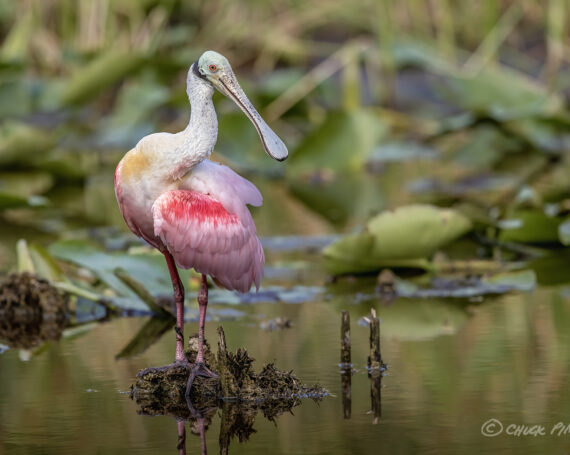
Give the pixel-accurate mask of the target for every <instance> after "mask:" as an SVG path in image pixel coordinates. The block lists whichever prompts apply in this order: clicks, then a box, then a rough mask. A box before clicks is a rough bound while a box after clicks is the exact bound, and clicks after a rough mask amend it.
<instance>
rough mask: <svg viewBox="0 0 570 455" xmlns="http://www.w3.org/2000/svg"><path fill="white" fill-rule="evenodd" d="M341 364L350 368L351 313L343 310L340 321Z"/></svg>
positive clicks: (342, 366)
mask: <svg viewBox="0 0 570 455" xmlns="http://www.w3.org/2000/svg"><path fill="white" fill-rule="evenodd" d="M340 366H341V368H350V367H351V365H350V313H349V312H348V311H346V310H343V311H342V316H341V322H340Z"/></svg>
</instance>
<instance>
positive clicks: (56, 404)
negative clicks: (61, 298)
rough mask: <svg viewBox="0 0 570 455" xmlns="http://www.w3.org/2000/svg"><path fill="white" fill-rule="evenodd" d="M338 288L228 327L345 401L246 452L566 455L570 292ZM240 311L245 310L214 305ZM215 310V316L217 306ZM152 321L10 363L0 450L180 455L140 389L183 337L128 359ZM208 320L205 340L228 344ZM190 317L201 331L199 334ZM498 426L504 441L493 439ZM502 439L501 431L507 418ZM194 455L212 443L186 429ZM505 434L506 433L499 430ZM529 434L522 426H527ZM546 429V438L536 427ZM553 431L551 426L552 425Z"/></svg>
mask: <svg viewBox="0 0 570 455" xmlns="http://www.w3.org/2000/svg"><path fill="white" fill-rule="evenodd" d="M351 286H353V288H352V290H353V291H354V292H353V293H352V294H350V293H348V294H347V293H346V292H343V293H335V291H334V286H333V287H332V288H329V289H328V290H327V295H328V297H327V298H320V299H317V300H316V301H310V302H306V303H301V304H283V303H280V304H277V303H272V304H270V303H257V304H246V305H240V306H239V307H237V308H239V310H240V311H242V312H244V313H245V315H244V316H243V317H240V318H239V319H236V320H234V321H224V322H223V326H224V329H225V332H226V337H227V341H228V345H229V346H230V348H232V349H235V348H236V347H238V346H244V347H246V348H247V349H248V351H249V352H250V353H251V355H252V356H253V357H254V358H255V359H256V361H257V363H258V365H259V364H261V363H262V362H271V361H275V362H276V364H277V366H278V367H280V368H281V369H285V370H287V369H293V370H294V371H295V373H296V374H297V375H298V376H299V377H300V378H301V379H302V380H303V382H305V383H314V382H320V383H321V384H322V385H324V386H325V387H326V388H327V389H328V390H329V391H330V392H331V393H332V395H333V396H331V397H328V398H326V399H324V400H323V401H321V402H320V403H314V402H312V401H311V400H305V401H304V402H303V404H302V405H301V406H298V407H296V408H294V409H293V411H292V413H291V414H289V413H286V414H283V415H281V416H279V417H278V418H277V419H276V421H275V422H270V421H267V420H265V419H264V418H263V417H262V416H261V415H258V416H257V419H256V422H255V425H254V428H255V430H256V432H255V433H253V434H252V435H251V437H250V439H249V440H248V441H246V442H242V443H240V442H239V441H238V440H237V439H234V440H232V441H231V444H230V447H229V453H233V454H239V453H248V454H266V453H269V452H271V453H284V454H301V453H303V454H344V453H355V454H378V453H433V454H439V453H481V452H482V451H490V453H525V454H526V453H531V454H532V453H536V454H543V453H567V452H568V450H569V449H570V434H560V435H558V432H555V434H550V433H551V430H552V428H553V427H554V426H555V425H557V424H559V422H562V423H564V424H565V425H568V424H570V377H569V374H568V373H569V367H570V333H569V331H568V329H567V328H568V326H569V324H570V293H569V292H568V288H565V287H564V286H562V287H560V286H553V287H539V288H538V289H537V290H535V291H533V292H531V293H525V294H510V295H506V296H502V297H499V298H490V299H485V300H484V301H483V302H480V303H477V304H473V303H467V302H465V301H460V300H457V301H443V300H435V299H434V300H403V299H400V300H397V301H396V302H393V303H392V304H390V305H386V304H383V303H380V302H378V301H377V300H375V299H373V298H366V297H364V298H363V297H362V294H359V292H358V291H359V286H360V284H359V283H358V282H357V283H354V284H352V285H351ZM371 307H375V308H376V309H377V311H378V313H379V316H380V318H381V320H382V323H381V330H382V355H383V359H384V361H385V362H386V363H387V364H388V371H387V374H386V375H385V377H384V378H383V380H382V389H381V414H382V415H381V417H380V418H379V420H378V422H377V423H376V424H375V423H374V415H372V414H371V413H370V410H371V403H370V384H371V383H370V380H369V379H368V377H367V374H366V370H365V368H364V366H365V362H366V355H367V343H368V328H367V327H365V326H363V325H359V324H357V321H358V319H359V318H361V317H362V316H364V315H365V314H367V313H368V312H369V310H370V308H371ZM212 308H214V309H217V310H222V309H224V308H230V309H235V308H236V306H235V305H231V306H230V305H221V304H217V305H212ZM342 309H348V310H349V311H350V314H351V320H352V342H353V352H352V356H353V362H354V364H355V367H356V369H357V370H358V371H357V372H356V373H355V374H354V376H353V377H352V388H351V395H352V396H351V398H352V400H351V407H350V418H348V419H346V418H345V417H344V410H343V402H342V401H343V400H342V389H341V377H340V375H339V368H338V361H339V332H340V327H339V325H340V311H341V310H342ZM213 313H215V311H213ZM276 316H286V317H288V318H290V319H291V320H292V321H293V327H292V328H290V329H287V330H283V331H276V332H266V331H263V330H262V329H261V328H260V327H259V322H260V320H261V319H262V318H272V317H276ZM146 321H147V318H121V319H115V320H112V321H110V322H106V323H101V324H94V325H93V326H91V327H90V330H86V331H84V332H83V333H79V334H75V335H74V336H72V337H68V338H63V339H62V340H60V341H59V342H50V343H48V344H46V345H44V346H43V347H42V348H40V349H39V350H38V351H36V352H34V354H33V355H32V356H31V358H30V359H29V360H22V359H23V358H25V357H26V356H27V354H26V353H24V352H20V351H18V350H17V349H8V350H7V351H5V352H4V353H3V354H1V355H0V384H1V387H0V453H1V454H3V453H6V454H25V453H36V454H75V453H85V454H92V453H93V454H103V453H105V454H106V453H137V454H155V453H178V450H177V443H178V437H177V422H176V420H174V419H173V418H171V417H164V416H162V417H148V416H143V415H139V414H138V413H137V409H138V408H137V405H136V403H134V402H133V401H131V400H130V399H129V396H128V394H126V393H124V392H126V391H128V389H129V385H130V384H131V383H132V381H133V378H134V377H135V375H136V373H137V371H138V370H140V369H141V368H143V367H146V366H149V365H161V364H164V363H167V361H168V360H169V359H170V357H171V355H172V350H173V346H174V336H173V335H172V336H171V335H170V333H167V334H166V335H165V336H163V337H162V339H161V340H160V341H159V342H158V343H156V344H155V345H153V346H152V347H151V348H150V349H149V350H148V351H146V352H145V353H144V354H141V355H138V356H136V357H134V358H130V359H121V360H115V355H116V354H117V353H118V352H119V351H120V349H121V348H122V347H124V346H125V345H126V344H127V343H128V342H129V340H130V339H131V338H132V336H133V335H134V334H135V333H136V332H137V330H138V329H139V328H141V327H142V325H143V324H144V323H145V322H146ZM217 325H218V322H216V321H209V324H208V326H207V333H206V336H207V337H208V336H210V337H211V338H212V339H213V338H214V336H215V329H216V326H217ZM195 326H196V324H195V323H192V322H190V323H188V324H187V326H186V330H187V331H188V333H191V331H194V330H196V327H195ZM490 419H496V420H497V421H499V422H500V423H501V424H502V425H503V431H502V434H499V435H498V436H494V437H488V436H487V437H486V436H484V435H482V431H481V428H482V425H483V424H484V423H485V422H486V421H488V420H490ZM510 424H516V425H527V426H529V427H530V426H532V425H540V426H542V427H544V430H542V431H543V432H545V433H546V434H545V435H544V436H530V435H529V436H514V435H508V434H506V433H507V428H510V431H514V429H513V427H509V425H510ZM219 425H220V412H218V413H217V414H216V415H215V417H214V418H213V420H212V421H211V423H210V425H209V426H208V429H207V431H206V446H207V450H208V451H209V453H218V452H219V451H220V448H219ZM489 428H490V430H489V431H497V430H496V429H497V428H499V424H497V423H496V422H495V425H491V426H490V427H489ZM186 429H187V437H186V449H187V453H200V438H199V437H198V436H196V435H194V434H192V433H191V431H190V426H189V425H187V426H186ZM493 429H494V430H493ZM519 431H520V430H519ZM535 431H536V430H535ZM539 431H540V430H539Z"/></svg>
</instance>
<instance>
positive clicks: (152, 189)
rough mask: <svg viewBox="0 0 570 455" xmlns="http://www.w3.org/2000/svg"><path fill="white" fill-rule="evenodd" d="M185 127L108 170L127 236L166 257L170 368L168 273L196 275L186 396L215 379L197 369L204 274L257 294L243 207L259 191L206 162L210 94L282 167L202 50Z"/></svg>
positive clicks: (211, 138) (179, 312)
mask: <svg viewBox="0 0 570 455" xmlns="http://www.w3.org/2000/svg"><path fill="white" fill-rule="evenodd" d="M186 84H187V86H186V91H187V93H188V98H189V100H190V106H191V112H190V122H189V123H188V126H187V127H186V129H185V130H184V131H181V132H179V133H176V134H170V133H156V134H151V135H149V136H146V137H144V138H142V139H141V140H140V141H139V143H138V144H137V145H136V146H135V148H133V149H132V150H130V151H129V152H128V153H127V154H126V155H125V156H124V157H123V159H122V160H121V162H120V163H119V165H118V166H117V169H116V171H115V195H116V197H117V202H118V204H119V208H120V210H121V213H122V215H123V218H124V220H125V222H126V224H127V226H128V227H129V229H130V230H131V231H133V233H134V234H136V235H137V236H139V237H141V238H142V239H144V240H146V241H147V242H148V243H149V244H150V245H152V246H153V247H155V248H156V249H158V250H159V251H160V252H161V253H162V254H164V257H165V258H166V264H167V265H168V270H169V272H170V278H171V280H172V287H173V289H174V301H175V302H176V355H175V362H181V363H187V362H188V360H187V359H186V356H185V355H184V287H183V285H182V281H181V280H180V276H179V274H178V270H177V268H176V266H177V265H178V266H179V267H182V268H185V269H189V268H194V270H196V271H197V272H198V273H201V274H202V284H201V288H200V291H199V293H198V305H199V308H200V321H199V332H198V337H199V344H198V354H197V356H196V361H195V363H194V364H193V365H192V366H191V368H190V374H189V378H188V386H187V389H186V394H187V395H188V394H189V392H190V388H191V387H192V382H193V380H194V378H195V377H196V376H209V377H215V374H214V373H212V372H211V371H210V370H209V369H208V368H207V367H206V366H205V365H204V353H203V345H204V326H205V320H206V306H207V304H208V287H207V282H206V275H210V276H211V277H212V279H213V280H214V282H215V283H216V284H218V285H219V286H222V287H224V288H226V289H231V290H237V291H240V292H247V291H248V290H249V289H250V287H251V285H252V284H255V286H256V288H259V282H260V280H261V277H262V276H263V263H264V261H265V257H264V254H263V248H262V247H261V243H260V242H259V239H258V238H257V235H256V230H255V225H254V223H253V220H252V218H251V214H250V213H249V210H248V208H247V205H246V204H249V205H253V206H260V205H261V203H262V197H261V194H260V193H259V190H258V189H257V188H256V187H255V186H254V185H253V184H252V183H250V182H249V181H247V180H246V179H244V178H242V177H240V176H239V175H238V174H236V173H235V172H234V171H232V170H231V169H230V168H228V167H226V166H223V165H221V164H218V163H214V162H212V161H209V160H208V159H207V158H208V157H209V156H210V154H211V153H212V151H213V150H214V145H215V144H216V139H217V135H218V120H217V118H216V111H215V110H214V104H213V103H212V95H213V94H214V88H215V89H217V90H218V91H220V92H221V93H222V94H224V95H225V96H227V97H229V98H231V99H232V100H233V101H234V102H235V103H236V104H237V105H238V106H239V107H240V109H241V110H242V111H243V112H244V113H245V115H246V116H247V117H248V118H249V119H250V120H251V122H252V123H253V125H254V126H255V128H256V130H257V132H258V133H259V137H260V138H261V143H262V144H263V147H264V148H265V151H266V152H267V154H268V155H269V156H270V157H272V158H274V159H276V160H278V161H283V160H284V159H286V158H287V156H288V152H287V147H286V146H285V144H284V143H283V142H282V141H281V139H279V137H277V135H276V134H275V133H274V132H273V130H271V128H269V126H267V124H266V123H265V121H264V120H263V119H262V118H261V116H260V115H259V114H258V112H257V111H256V110H255V108H254V107H253V106H252V104H251V103H250V101H249V100H248V98H247V96H246V95H245V93H244V92H243V90H242V89H241V87H240V85H239V84H238V81H237V79H236V77H235V75H234V73H233V71H232V68H231V66H230V64H229V62H228V60H227V59H226V58H225V57H224V56H222V55H220V54H218V53H217V52H214V51H207V52H204V54H202V56H201V57H200V58H199V59H198V60H197V61H196V62H194V63H193V64H192V65H191V66H190V70H189V71H188V77H187V80H186Z"/></svg>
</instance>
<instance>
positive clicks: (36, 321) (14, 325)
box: [0, 272, 68, 349]
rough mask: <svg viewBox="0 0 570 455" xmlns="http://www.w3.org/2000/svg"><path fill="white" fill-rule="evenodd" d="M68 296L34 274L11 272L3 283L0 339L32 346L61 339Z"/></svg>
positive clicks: (13, 344)
mask: <svg viewBox="0 0 570 455" xmlns="http://www.w3.org/2000/svg"><path fill="white" fill-rule="evenodd" d="M67 311H68V298H67V296H66V295H64V294H62V293H60V292H59V291H58V290H57V289H56V288H54V287H53V286H52V285H51V284H50V283H49V282H48V281H46V280H44V279H42V278H39V277H37V276H36V275H33V274H31V273H27V272H24V273H12V274H10V275H8V276H7V277H5V278H4V279H3V280H2V281H1V282H0V339H1V340H4V341H6V342H7V343H8V344H9V345H10V346H11V347H14V348H23V349H29V348H33V347H35V346H38V345H39V344H41V343H42V342H43V341H46V340H57V339H59V338H60V336H61V333H62V331H63V329H64V328H65V326H66V323H67Z"/></svg>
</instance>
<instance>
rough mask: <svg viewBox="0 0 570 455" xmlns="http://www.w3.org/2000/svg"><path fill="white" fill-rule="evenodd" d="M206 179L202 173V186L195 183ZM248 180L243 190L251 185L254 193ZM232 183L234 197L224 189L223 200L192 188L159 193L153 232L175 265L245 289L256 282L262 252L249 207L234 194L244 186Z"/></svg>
mask: <svg viewBox="0 0 570 455" xmlns="http://www.w3.org/2000/svg"><path fill="white" fill-rule="evenodd" d="M210 164H212V165H213V163H210ZM220 167H221V166H220ZM226 169H228V168H226ZM228 171H230V172H231V173H232V174H234V176H235V177H237V178H239V179H241V181H243V182H247V181H246V180H245V179H242V178H241V177H239V176H238V175H237V174H235V173H233V171H231V170H229V169H228ZM202 177H204V175H202ZM208 181H209V179H207V178H204V179H203V181H202V184H203V185H204V188H200V189H202V190H205V189H207V187H208ZM223 183H224V182H223V181H222V186H223ZM225 183H226V185H227V184H228V183H230V184H231V183H235V182H227V181H226V182H225ZM247 183H248V184H249V185H250V187H248V186H247V185H244V188H246V192H247V191H250V192H252V190H251V188H253V189H254V190H255V191H254V192H252V193H255V192H256V193H257V194H259V192H258V191H257V188H255V186H253V185H252V184H251V183H249V182H247ZM230 187H231V185H230ZM236 188H238V189H237V190H236V192H235V193H234V195H233V199H232V198H231V197H230V195H231V194H230V192H229V191H227V192H226V193H227V194H225V195H223V196H222V198H221V199H223V200H224V201H223V202H225V204H223V203H222V202H220V201H218V200H217V199H214V198H213V197H212V196H210V195H207V194H203V193H201V192H196V191H191V190H175V191H168V192H166V193H163V194H162V195H161V196H160V197H159V198H158V199H157V200H156V201H155V203H154V204H153V206H152V215H153V218H154V234H155V235H156V236H157V237H159V238H160V239H161V240H162V242H163V243H164V245H165V246H166V247H167V248H168V250H169V251H170V253H171V254H172V256H173V257H174V259H175V261H176V263H177V264H178V265H179V266H180V267H183V268H192V267H193V268H194V269H195V270H196V271H197V272H199V273H203V274H208V275H211V276H212V277H213V278H214V279H215V280H216V281H217V282H218V283H219V284H221V285H222V286H224V287H226V288H228V289H235V290H238V291H240V292H247V291H248V290H249V288H250V287H251V285H252V284H253V283H255V286H256V287H257V288H258V287H259V282H260V280H261V277H262V276H263V263H264V261H265V258H264V255H263V248H262V247H261V244H260V242H259V239H258V238H257V236H256V233H255V226H254V224H253V220H252V219H251V215H250V213H249V210H247V207H246V206H245V203H244V201H243V200H241V198H240V197H239V196H242V195H243V192H242V194H240V192H239V185H238V186H237V187H236ZM212 189H213V188H212ZM219 189H220V188H218V190H219ZM234 189H235V188H234ZM222 193H223V191H222ZM224 196H225V197H224ZM236 196H237V197H236ZM249 200H251V199H249ZM226 204H227V206H229V207H230V210H228V209H227V207H226ZM232 209H234V210H232ZM232 212H233V213H232Z"/></svg>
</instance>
